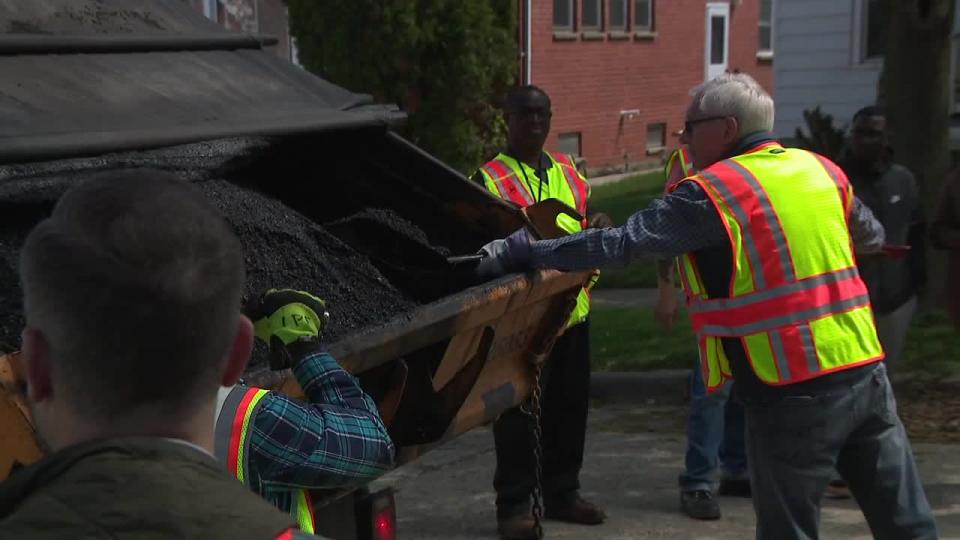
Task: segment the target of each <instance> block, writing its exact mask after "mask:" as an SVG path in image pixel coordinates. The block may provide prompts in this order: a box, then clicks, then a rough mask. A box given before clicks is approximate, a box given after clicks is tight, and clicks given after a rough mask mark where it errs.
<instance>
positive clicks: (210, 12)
mask: <svg viewBox="0 0 960 540" xmlns="http://www.w3.org/2000/svg"><path fill="white" fill-rule="evenodd" d="M218 3H219V2H217V0H203V16H204V17H206V18H208V19H210V20H211V21H213V22H219V17H218V16H217V11H218V10H217V4H218Z"/></svg>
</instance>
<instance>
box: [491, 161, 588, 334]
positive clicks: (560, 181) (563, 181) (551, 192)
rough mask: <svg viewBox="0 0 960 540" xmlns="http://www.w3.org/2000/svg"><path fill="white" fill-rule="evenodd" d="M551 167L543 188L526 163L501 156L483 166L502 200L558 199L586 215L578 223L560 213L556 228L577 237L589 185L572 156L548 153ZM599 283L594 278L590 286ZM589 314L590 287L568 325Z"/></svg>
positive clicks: (524, 202) (527, 203)
mask: <svg viewBox="0 0 960 540" xmlns="http://www.w3.org/2000/svg"><path fill="white" fill-rule="evenodd" d="M547 156H549V157H550V161H551V167H550V169H549V170H548V171H547V182H546V183H545V184H543V185H542V186H541V185H540V184H541V183H540V177H538V176H537V171H536V170H534V169H533V168H532V167H530V166H529V165H527V164H526V163H522V162H521V161H520V160H518V159H515V158H513V157H510V156H508V155H506V154H504V153H502V152H501V153H500V154H498V155H497V157H495V158H494V159H493V160H491V161H489V162H487V163H486V164H485V165H484V166H483V167H480V173H481V174H482V175H483V181H484V185H485V186H486V188H487V189H488V190H489V191H490V192H491V193H493V194H494V195H496V196H497V197H500V198H501V199H504V200H506V201H509V202H512V203H514V204H516V205H517V206H519V207H521V208H525V207H527V206H530V205H531V204H534V203H536V202H539V201H542V200H544V199H551V198H552V199H557V200H559V201H560V202H563V203H564V204H566V205H567V206H570V207H571V208H573V209H575V210H576V211H577V212H579V213H580V215H582V216H584V220H583V221H577V220H575V219H573V218H571V217H570V216H567V215H564V214H561V215H560V216H559V217H557V225H558V226H559V227H560V228H561V229H563V230H565V231H567V232H568V233H570V234H575V233H578V232H580V231H582V230H583V229H585V228H586V225H587V224H586V216H587V199H589V198H590V184H588V183H587V181H586V180H585V179H584V178H583V176H581V175H580V172H579V171H577V167H576V165H575V164H574V162H573V159H572V158H571V157H570V156H566V155H563V154H552V153H549V152H548V153H547ZM595 282H596V279H594V280H593V281H592V282H591V284H590V286H592V285H593V283H595ZM589 313H590V295H589V287H588V288H584V289H583V290H582V291H580V294H579V296H577V307H576V309H574V310H573V313H572V314H571V315H570V320H569V321H568V322H567V326H573V325H574V324H577V323H581V322H583V321H585V320H586V319H587V315H588V314H589Z"/></svg>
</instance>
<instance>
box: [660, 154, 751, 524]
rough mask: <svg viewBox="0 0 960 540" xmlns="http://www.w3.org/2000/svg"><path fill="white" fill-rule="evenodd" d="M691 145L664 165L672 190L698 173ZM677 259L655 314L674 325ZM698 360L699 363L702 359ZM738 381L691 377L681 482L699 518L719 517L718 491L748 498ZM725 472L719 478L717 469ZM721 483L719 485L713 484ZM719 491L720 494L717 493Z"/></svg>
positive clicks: (690, 512) (668, 266)
mask: <svg viewBox="0 0 960 540" xmlns="http://www.w3.org/2000/svg"><path fill="white" fill-rule="evenodd" d="M695 172H696V171H695V170H694V163H693V158H692V156H691V155H690V149H689V148H688V147H687V146H686V145H683V146H681V147H680V148H678V149H677V150H676V151H674V152H673V153H672V154H671V155H670V158H669V159H668V160H667V165H666V167H665V168H664V176H665V177H666V185H665V189H664V192H665V193H669V192H671V191H673V189H675V188H676V185H677V184H678V183H680V182H681V181H683V179H685V178H687V177H688V176H692V175H693V174H695ZM676 262H677V259H675V258H665V259H660V260H658V261H657V292H658V293H659V294H658V298H657V303H656V305H655V307H654V315H655V317H656V319H657V322H658V323H659V324H660V325H661V326H662V327H663V328H664V329H665V330H670V329H672V328H673V323H674V321H675V320H676V315H677V311H678V301H677V291H676V288H675V286H674V273H675V270H674V268H675V266H676ZM697 365H699V364H697ZM732 388H733V381H727V384H725V385H723V388H721V389H719V390H717V391H716V392H710V393H708V392H707V388H706V385H705V384H704V382H703V376H702V374H701V373H700V369H694V370H693V374H692V376H691V377H690V389H689V390H690V414H689V418H688V420H687V450H686V454H685V456H684V470H683V473H682V474H680V477H679V479H678V481H679V483H680V511H681V512H683V513H684V514H686V515H687V516H689V517H692V518H694V519H705V520H710V519H719V518H720V503H719V502H718V501H717V497H716V495H726V496H736V497H749V496H750V480H749V478H748V475H747V456H746V448H745V447H744V441H743V437H744V425H743V422H744V419H743V408H742V407H740V404H739V403H737V401H736V400H735V399H731V393H732ZM718 471H720V472H721V474H720V478H719V483H717V472H718ZM715 487H716V490H715V489H714V488H715ZM714 491H716V494H715V493H714Z"/></svg>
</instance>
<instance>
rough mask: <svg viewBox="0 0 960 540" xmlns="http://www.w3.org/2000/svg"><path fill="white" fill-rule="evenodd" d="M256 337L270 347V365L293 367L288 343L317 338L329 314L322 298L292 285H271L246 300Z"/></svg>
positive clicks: (314, 340)
mask: <svg viewBox="0 0 960 540" xmlns="http://www.w3.org/2000/svg"><path fill="white" fill-rule="evenodd" d="M246 315H247V316H248V317H250V319H251V320H252V321H253V332H254V335H255V336H257V339H259V340H260V341H263V342H264V343H266V344H267V345H269V347H270V369H275V370H277V369H285V368H288V367H293V364H294V359H293V356H292V355H291V354H290V350H289V346H290V345H291V344H294V343H300V342H308V343H309V342H316V341H318V340H319V339H320V334H321V333H322V332H323V329H324V327H325V326H326V325H327V320H328V319H329V318H330V314H329V313H327V306H326V304H325V303H324V301H323V300H321V299H319V298H317V297H316V296H314V295H312V294H310V293H308V292H304V291H297V290H293V289H270V290H268V291H267V292H265V293H263V294H261V295H260V296H259V297H258V298H257V299H255V300H252V301H251V302H250V303H249V304H247V309H246Z"/></svg>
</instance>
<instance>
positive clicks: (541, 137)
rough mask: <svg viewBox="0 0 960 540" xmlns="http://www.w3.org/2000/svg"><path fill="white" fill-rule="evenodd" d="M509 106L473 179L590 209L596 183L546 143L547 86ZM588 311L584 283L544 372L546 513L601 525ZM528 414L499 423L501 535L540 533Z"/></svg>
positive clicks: (514, 94) (507, 193)
mask: <svg viewBox="0 0 960 540" xmlns="http://www.w3.org/2000/svg"><path fill="white" fill-rule="evenodd" d="M504 114H505V117H506V121H507V127H508V136H507V150H506V151H505V152H501V153H500V154H498V155H497V157H495V158H494V159H492V160H491V161H489V162H487V163H486V164H485V165H484V166H483V167H481V168H480V170H479V171H477V173H476V174H475V175H474V177H473V178H474V180H475V181H477V182H478V183H481V184H483V185H484V186H486V188H487V189H488V190H490V192H491V193H493V194H494V195H496V196H498V197H500V198H502V199H504V200H506V201H509V202H512V203H514V204H516V205H517V206H520V207H526V206H529V205H531V204H534V203H536V202H540V201H542V200H544V199H548V198H554V199H559V200H560V201H562V202H564V203H566V204H567V205H569V206H570V207H571V208H574V209H576V210H577V211H578V212H579V213H580V214H581V215H583V216H586V215H587V198H588V197H589V196H590V185H589V184H587V182H586V180H585V179H584V178H583V177H582V176H581V175H580V173H579V172H578V171H577V168H576V165H575V163H574V162H573V159H572V158H571V157H570V156H566V155H563V154H555V153H551V152H545V151H544V150H543V146H544V142H545V141H546V138H547V134H548V133H549V132H550V117H551V111H550V98H549V97H547V95H546V93H544V92H543V90H541V89H539V88H537V87H535V86H522V87H519V88H516V89H514V90H512V91H511V92H510V93H509V94H508V95H507V97H506V100H505V102H504ZM599 219H601V220H602V219H603V217H602V216H601V217H600V218H599ZM558 224H559V225H560V227H561V228H563V229H564V230H566V231H568V232H570V233H576V232H579V231H581V230H583V228H584V227H585V226H586V225H587V220H586V219H585V220H584V221H583V222H579V221H577V220H575V219H572V218H570V217H568V216H565V215H561V216H560V218H559V219H558ZM589 311H590V297H589V296H587V292H586V291H581V292H580V296H579V297H578V298H577V306H576V309H575V310H574V312H573V314H572V315H571V317H570V321H569V326H568V327H567V329H566V331H565V332H564V333H563V335H562V336H561V337H560V339H558V340H557V342H556V344H555V345H554V348H553V353H552V355H551V358H550V360H549V362H548V363H547V368H546V371H545V373H544V375H543V410H542V429H543V436H542V444H543V461H542V463H543V492H544V506H545V515H546V517H547V518H550V519H557V520H560V521H567V522H571V523H580V524H586V525H597V524H600V523H602V522H603V520H604V519H606V514H604V512H603V510H601V509H600V508H599V507H597V506H596V505H594V504H592V503H589V502H587V501H585V500H583V499H582V498H581V497H580V495H579V489H580V481H579V476H580V468H581V466H582V464H583V447H584V439H585V435H586V429H587V408H588V406H589V397H590V333H589V332H590V330H589V328H590V326H589V322H588V320H587V314H588V313H589ZM529 422H530V421H529V419H528V418H527V417H526V416H525V415H524V414H523V413H522V412H521V411H520V410H518V409H513V410H510V411H507V412H506V413H504V414H503V415H501V416H500V418H499V419H497V422H496V423H495V424H494V441H495V444H496V451H497V470H496V473H495V475H494V481H493V485H494V488H495V489H496V491H497V501H496V504H497V523H498V530H499V532H500V534H501V536H502V537H503V538H510V539H524V538H535V535H534V523H533V519H532V517H531V513H530V494H531V492H532V490H533V488H534V482H535V479H534V466H535V464H534V460H533V447H532V440H531V435H530V423H529Z"/></svg>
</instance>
